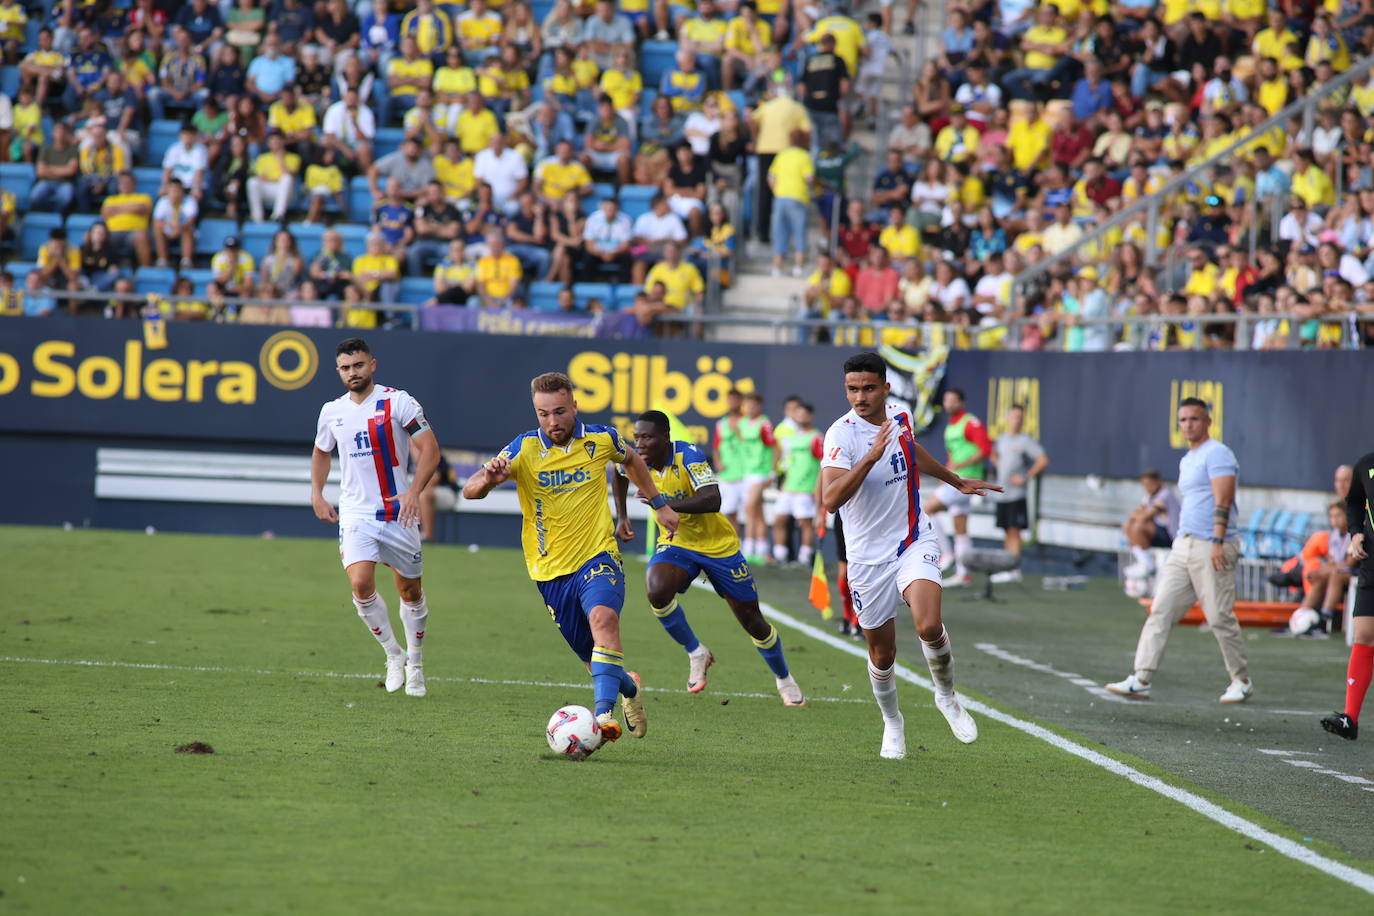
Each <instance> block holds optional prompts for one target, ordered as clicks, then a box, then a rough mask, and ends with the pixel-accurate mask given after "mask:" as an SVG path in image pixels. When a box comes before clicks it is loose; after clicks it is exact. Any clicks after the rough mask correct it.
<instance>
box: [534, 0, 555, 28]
mask: <svg viewBox="0 0 1374 916" xmlns="http://www.w3.org/2000/svg"><path fill="white" fill-rule="evenodd" d="M553 6H554V0H530V14H531V15H532V16H533V17H534V21H535V22H537V23H539V24H540V25H543V23H544V19H545V18H546V17H547V16H548V15H549V13H551V12H553Z"/></svg>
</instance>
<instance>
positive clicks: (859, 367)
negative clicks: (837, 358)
mask: <svg viewBox="0 0 1374 916" xmlns="http://www.w3.org/2000/svg"><path fill="white" fill-rule="evenodd" d="M851 372H872V373H873V374H874V375H876V376H878V378H883V379H885V378H887V361H886V360H884V359H883V358H882V357H881V356H879V355H878V354H877V353H874V352H872V351H869V352H867V353H855V354H854V355H853V356H851V357H849V359H847V360H845V361H844V374H845V375H848V374H849V373H851Z"/></svg>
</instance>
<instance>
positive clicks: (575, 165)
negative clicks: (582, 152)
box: [534, 140, 593, 207]
mask: <svg viewBox="0 0 1374 916" xmlns="http://www.w3.org/2000/svg"><path fill="white" fill-rule="evenodd" d="M553 151H554V154H553V158H551V159H545V160H544V161H543V162H541V163H539V167H538V168H536V169H535V171H534V183H535V187H536V188H537V189H538V191H539V195H540V196H541V197H543V198H544V202H545V203H547V204H548V205H549V206H551V207H556V206H558V204H559V202H560V201H562V200H563V197H564V195H566V194H569V193H571V194H576V195H577V196H578V197H586V196H587V195H588V194H590V193H592V190H593V188H592V176H591V173H590V172H588V171H587V167H586V166H585V165H583V164H582V163H581V162H578V161H577V160H576V159H574V158H573V145H572V142H571V141H569V140H559V141H558V143H557V145H556V146H554V148H553Z"/></svg>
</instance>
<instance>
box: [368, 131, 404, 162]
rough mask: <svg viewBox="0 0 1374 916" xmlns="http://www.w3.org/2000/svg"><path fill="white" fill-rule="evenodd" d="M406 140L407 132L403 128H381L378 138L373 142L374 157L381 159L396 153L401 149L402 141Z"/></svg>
mask: <svg viewBox="0 0 1374 916" xmlns="http://www.w3.org/2000/svg"><path fill="white" fill-rule="evenodd" d="M405 138H406V132H405V129H404V128H401V127H379V128H377V136H376V137H374V138H373V140H372V156H373V158H374V159H380V158H382V157H383V156H385V155H386V154H387V153H394V152H396V151H397V150H398V149H400V148H401V141H402V140H404V139H405Z"/></svg>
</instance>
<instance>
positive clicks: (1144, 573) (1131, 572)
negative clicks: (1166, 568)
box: [1121, 563, 1155, 579]
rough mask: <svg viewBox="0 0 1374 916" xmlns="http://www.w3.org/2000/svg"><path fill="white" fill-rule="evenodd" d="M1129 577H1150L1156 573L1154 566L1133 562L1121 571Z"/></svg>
mask: <svg viewBox="0 0 1374 916" xmlns="http://www.w3.org/2000/svg"><path fill="white" fill-rule="evenodd" d="M1121 573H1122V575H1124V576H1125V577H1126V578H1127V579H1148V578H1150V577H1151V576H1153V575H1154V574H1155V571H1154V567H1152V566H1149V565H1148V564H1145V563H1132V564H1131V565H1130V566H1127V567H1126V568H1125V569H1123V570H1122V571H1121Z"/></svg>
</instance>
